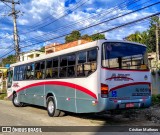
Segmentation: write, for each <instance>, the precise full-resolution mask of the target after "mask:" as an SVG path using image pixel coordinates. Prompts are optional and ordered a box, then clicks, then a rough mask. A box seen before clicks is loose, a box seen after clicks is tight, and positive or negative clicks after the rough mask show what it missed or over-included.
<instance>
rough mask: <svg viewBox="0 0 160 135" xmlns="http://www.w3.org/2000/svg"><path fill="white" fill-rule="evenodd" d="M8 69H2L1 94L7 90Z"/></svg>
mask: <svg viewBox="0 0 160 135" xmlns="http://www.w3.org/2000/svg"><path fill="white" fill-rule="evenodd" d="M6 78H7V68H5V67H0V92H1V91H2V90H5V89H6Z"/></svg>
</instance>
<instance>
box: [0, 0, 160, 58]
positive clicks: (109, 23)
mask: <svg viewBox="0 0 160 135" xmlns="http://www.w3.org/2000/svg"><path fill="white" fill-rule="evenodd" d="M15 1H16V0H15ZM19 2H20V4H16V10H17V11H19V13H18V14H17V29H18V36H19V46H20V50H21V52H26V51H30V50H38V49H40V48H42V47H43V46H45V45H48V44H51V43H64V42H65V40H64V39H65V35H67V34H70V33H71V32H72V31H73V30H80V32H81V35H84V34H88V35H92V34H95V33H98V32H102V31H105V30H108V29H110V28H114V27H116V26H119V25H122V24H125V23H128V22H130V21H134V20H137V19H140V18H143V17H146V16H148V15H152V14H154V13H157V12H159V11H160V4H156V5H154V6H151V7H149V8H145V9H143V10H141V11H138V12H134V13H132V14H128V15H125V16H123V17H120V16H121V15H124V14H126V13H129V12H132V11H134V10H136V9H140V8H142V7H145V6H148V5H151V4H153V3H156V2H159V0H119V1H118V0H19ZM11 6H12V5H11V4H10V3H3V2H0V59H1V58H4V57H6V56H7V55H10V54H15V51H14V42H13V18H12V16H8V14H10V13H11ZM116 17H117V19H114V18H116ZM118 17H119V18H118ZM111 19H112V20H111ZM103 21H106V22H105V23H101V24H99V25H95V26H94V27H90V28H88V29H84V28H87V27H89V26H92V25H94V24H97V23H100V22H103ZM148 28H149V19H147V20H145V21H142V22H139V23H135V24H132V25H130V26H126V27H123V28H119V29H116V30H113V31H109V32H105V33H103V34H105V38H106V39H118V40H123V39H124V38H125V37H127V36H128V35H130V34H133V33H135V32H136V31H139V32H143V31H145V30H147V29H148Z"/></svg>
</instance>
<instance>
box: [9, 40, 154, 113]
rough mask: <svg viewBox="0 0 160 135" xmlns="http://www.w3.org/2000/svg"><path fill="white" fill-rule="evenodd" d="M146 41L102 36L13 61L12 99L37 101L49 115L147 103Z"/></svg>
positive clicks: (11, 70)
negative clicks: (80, 43) (76, 44)
mask: <svg viewBox="0 0 160 135" xmlns="http://www.w3.org/2000/svg"><path fill="white" fill-rule="evenodd" d="M147 61H148V60H147V53H146V46H145V45H142V44H138V43H133V42H128V41H119V40H98V41H94V42H89V43H86V44H83V45H79V46H76V47H72V48H69V49H65V50H62V51H58V52H55V53H52V54H48V55H45V56H43V57H38V58H35V59H31V60H28V61H24V62H18V63H15V64H12V65H11V67H10V70H9V72H8V86H7V87H8V90H7V92H8V98H10V99H11V100H12V102H13V105H14V106H16V107H18V106H23V105H24V104H34V105H38V106H44V107H46V108H47V111H48V114H49V116H61V115H62V114H64V113H63V112H65V111H67V112H74V113H92V112H94V113H95V112H105V111H109V110H115V109H130V108H142V107H149V106H150V105H151V87H150V85H151V77H150V71H149V69H148V64H147Z"/></svg>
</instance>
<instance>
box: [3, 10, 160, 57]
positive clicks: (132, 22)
mask: <svg viewBox="0 0 160 135" xmlns="http://www.w3.org/2000/svg"><path fill="white" fill-rule="evenodd" d="M159 14H160V12H158V13H155V14H152V15H149V16H146V17H144V18H141V19H138V20H135V21H131V22H128V23H125V24H122V25H119V26H116V27H114V28H111V29H107V30H105V31H102V32H99V33H96V34H101V33H105V32H109V31H113V30H115V29H118V28H121V27H124V26H127V25H130V24H134V23H137V22H140V21H143V20H145V19H148V18H151V17H153V16H157V15H159ZM57 38H60V37H57ZM54 39H56V38H54ZM52 40H53V39H52ZM37 44H39V43H36V44H32V46H33V45H37ZM26 47H30V45H29V46H24V47H21V48H26ZM13 51H14V50H12V51H10V52H8V53H7V54H5V55H3V56H1V58H3V57H4V56H7V55H8V54H10V53H11V52H13Z"/></svg>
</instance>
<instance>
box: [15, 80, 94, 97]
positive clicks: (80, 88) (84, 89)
mask: <svg viewBox="0 0 160 135" xmlns="http://www.w3.org/2000/svg"><path fill="white" fill-rule="evenodd" d="M40 85H59V86H66V87H70V88H73V89H76V90H79V91H82V92H84V93H86V94H88V95H90V96H91V97H93V98H95V99H97V96H96V94H94V93H93V92H91V91H90V90H88V89H86V88H84V87H82V86H80V85H77V84H74V83H69V82H60V81H46V82H38V83H34V84H30V85H27V86H25V87H22V88H20V89H19V90H17V92H20V91H22V90H25V89H27V88H31V87H35V86H40Z"/></svg>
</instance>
